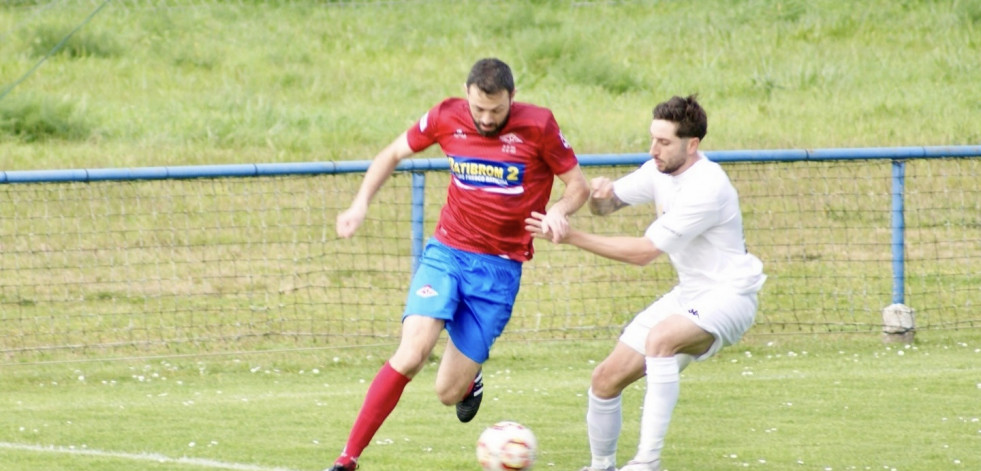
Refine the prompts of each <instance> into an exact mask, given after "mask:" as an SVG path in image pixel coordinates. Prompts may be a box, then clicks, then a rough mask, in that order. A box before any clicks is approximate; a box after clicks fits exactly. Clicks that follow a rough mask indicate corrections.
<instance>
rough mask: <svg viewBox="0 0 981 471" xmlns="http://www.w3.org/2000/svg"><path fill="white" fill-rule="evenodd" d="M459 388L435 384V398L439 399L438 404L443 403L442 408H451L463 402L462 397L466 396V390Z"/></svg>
mask: <svg viewBox="0 0 981 471" xmlns="http://www.w3.org/2000/svg"><path fill="white" fill-rule="evenodd" d="M468 387H469V386H466V387H460V386H458V385H450V384H439V383H438V382H437V384H436V397H437V398H439V402H441V403H443V405H444V406H452V405H453V404H456V403H458V402H460V401H461V400H463V396H465V395H466V394H467V388H468Z"/></svg>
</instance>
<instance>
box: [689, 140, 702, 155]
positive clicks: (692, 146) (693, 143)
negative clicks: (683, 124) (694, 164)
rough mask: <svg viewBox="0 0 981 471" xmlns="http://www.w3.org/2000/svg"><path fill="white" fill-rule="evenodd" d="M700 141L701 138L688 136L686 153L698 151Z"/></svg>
mask: <svg viewBox="0 0 981 471" xmlns="http://www.w3.org/2000/svg"><path fill="white" fill-rule="evenodd" d="M701 141H702V140H701V139H699V138H697V137H689V138H688V149H687V150H688V153H689V154H694V153H695V152H698V143H699V142H701Z"/></svg>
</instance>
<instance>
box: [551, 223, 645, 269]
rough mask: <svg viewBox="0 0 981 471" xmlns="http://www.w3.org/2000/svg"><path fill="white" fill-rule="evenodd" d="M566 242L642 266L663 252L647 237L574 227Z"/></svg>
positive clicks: (607, 256) (603, 255)
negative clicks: (602, 232) (596, 232)
mask: <svg viewBox="0 0 981 471" xmlns="http://www.w3.org/2000/svg"><path fill="white" fill-rule="evenodd" d="M564 242H565V243H567V244H571V245H574V246H576V247H579V248H581V249H583V250H586V251H589V252H592V253H594V254H596V255H599V256H601V257H605V258H609V259H611V260H616V261H619V262H624V263H629V264H632V265H640V266H643V265H647V264H648V263H651V262H652V261H653V260H654V259H655V258H657V256H658V255H660V254H661V251H660V250H658V248H657V247H655V246H654V243H653V242H651V241H650V239H648V238H646V237H627V236H604V235H599V234H591V233H588V232H582V231H578V230H575V229H573V230H572V231H571V232H570V233H569V236H568V237H566V239H565V241H564Z"/></svg>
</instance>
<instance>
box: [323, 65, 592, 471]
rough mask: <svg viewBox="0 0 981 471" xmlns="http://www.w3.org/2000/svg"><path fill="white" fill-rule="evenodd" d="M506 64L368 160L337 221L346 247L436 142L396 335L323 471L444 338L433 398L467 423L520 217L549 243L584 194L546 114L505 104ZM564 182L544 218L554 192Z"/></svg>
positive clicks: (520, 235)
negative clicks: (438, 192)
mask: <svg viewBox="0 0 981 471" xmlns="http://www.w3.org/2000/svg"><path fill="white" fill-rule="evenodd" d="M514 94H515V88H514V78H513V76H512V74H511V69H510V67H508V65H507V64H505V63H504V62H502V61H500V60H498V59H493V58H489V59H481V60H479V61H477V63H476V64H474V65H473V68H472V69H471V70H470V75H469V76H468V77H467V82H466V99H463V98H448V99H446V100H444V101H443V102H441V103H439V104H437V105H436V106H434V107H433V108H432V109H430V110H429V111H428V112H426V113H425V114H424V115H423V116H422V118H420V119H419V121H418V122H417V123H416V124H415V125H413V126H412V127H411V128H409V130H407V131H406V132H404V133H402V134H401V135H400V136H398V137H397V138H396V139H395V140H394V141H393V142H392V143H391V144H389V145H388V147H386V148H385V149H383V150H382V151H381V152H380V153H379V154H378V155H376V156H375V157H374V159H373V160H372V162H371V165H370V166H369V167H368V171H367V172H366V173H365V176H364V180H363V181H362V183H361V187H360V188H359V189H358V193H357V195H355V197H354V201H353V202H352V203H351V206H350V207H349V208H348V209H347V210H345V211H344V212H342V213H340V214H339V215H338V216H337V235H338V236H340V237H343V238H348V237H351V236H353V235H354V233H355V232H356V231H357V229H358V227H360V226H361V224H362V223H363V222H364V219H365V215H366V213H367V211H368V205H369V203H370V201H371V199H372V197H373V196H374V195H375V194H376V193H377V192H378V190H379V188H381V186H382V184H384V182H385V181H386V180H387V179H388V177H389V176H391V175H392V173H393V172H394V170H395V167H396V165H397V164H398V163H399V161H400V160H402V159H404V158H406V157H409V156H411V155H413V154H415V153H417V152H420V151H422V150H424V149H426V148H428V147H430V146H432V145H433V144H438V145H439V146H440V148H441V149H442V151H443V153H445V154H446V156H447V158H448V159H449V166H450V183H449V188H448V190H447V197H446V204H445V205H444V206H443V208H442V210H441V212H440V216H439V221H438V222H437V224H436V231H435V233H434V234H433V237H431V238H430V239H429V241H428V242H427V244H426V247H425V249H424V250H423V253H422V258H421V260H420V263H419V268H418V269H417V271H416V273H415V274H414V275H413V277H412V282H411V285H410V287H409V296H408V300H407V301H406V306H405V311H404V313H403V314H402V337H401V341H400V343H399V346H398V348H397V349H396V351H395V353H394V354H393V355H392V356H391V357H390V358H389V359H388V361H387V362H386V363H385V364H384V365H383V366H382V368H381V370H379V372H378V374H377V375H376V376H375V378H374V380H373V381H372V383H371V386H370V387H369V388H368V392H367V394H366V396H365V399H364V404H363V405H362V406H361V411H360V412H359V413H358V416H357V419H356V420H355V422H354V426H353V427H352V429H351V433H350V435H349V436H348V441H347V444H346V445H345V447H344V450H343V451H342V452H341V455H340V456H339V457H338V458H337V460H335V462H334V465H333V467H331V468H329V470H330V471H353V470H354V469H356V468H357V461H358V458H359V457H360V456H361V453H362V452H363V451H364V449H365V447H367V446H368V443H369V442H370V441H371V439H372V437H373V436H374V434H375V432H376V431H377V430H378V428H379V427H381V424H382V423H383V422H384V421H385V419H386V418H387V417H388V415H389V414H390V413H391V412H392V410H394V409H395V406H396V404H398V401H399V398H400V397H401V395H402V391H403V390H404V389H405V387H406V385H407V384H408V382H409V381H410V380H411V379H412V377H413V376H415V375H416V374H417V373H419V371H420V370H422V368H423V366H424V365H425V362H426V360H427V359H428V358H429V355H430V353H431V352H432V351H433V348H434V347H435V345H436V342H437V340H438V339H439V336H440V333H441V332H442V331H443V329H446V331H447V333H448V334H449V339H448V340H447V344H446V350H445V353H444V354H443V359H442V361H441V362H440V365H439V370H438V372H437V375H436V394H437V396H438V397H439V400H440V402H442V403H443V404H445V405H454V404H455V405H456V413H457V418H458V419H459V420H460V421H461V422H469V421H470V420H471V419H473V417H474V416H475V415H476V414H477V410H478V408H479V406H480V401H481V399H482V397H483V378H482V375H481V365H482V364H483V363H484V362H485V361H486V360H487V358H488V356H489V354H490V348H491V345H493V343H494V341H495V340H496V339H497V337H498V336H500V335H501V333H502V331H503V330H504V326H505V325H507V323H508V320H509V319H510V318H511V309H512V307H513V305H514V300H515V298H516V296H517V294H518V285H519V282H520V279H521V267H522V263H523V262H526V261H528V260H531V258H532V256H533V255H534V249H533V247H532V240H533V237H532V235H531V233H529V232H528V231H526V230H525V223H524V221H525V218H528V217H530V215H531V214H532V212H536V213H543V214H544V216H542V230H543V231H545V232H547V233H549V234H552V236H553V241H555V242H558V241H559V240H561V239H562V238H564V237H565V236H566V234H567V232H568V230H569V221H568V216H569V215H570V214H572V213H573V212H575V211H576V210H578V209H579V208H580V207H581V206H582V205H583V204H584V203H585V202H586V200H587V199H588V197H589V184H588V183H587V182H586V178H585V176H584V175H583V172H582V169H581V168H580V167H579V162H578V160H577V159H576V155H575V153H574V152H573V150H572V147H571V146H570V145H569V143H568V142H566V140H565V138H564V137H562V133H561V131H560V130H559V125H558V124H557V123H556V121H555V117H554V116H553V115H552V112H551V111H549V110H548V109H546V108H541V107H538V106H535V105H531V104H528V103H521V102H515V101H514ZM556 176H558V177H559V179H560V180H562V182H563V184H564V185H565V187H564V189H563V192H562V196H561V198H560V199H559V200H557V201H556V202H555V203H554V204H552V205H551V206H550V207H549V208H548V209H547V211H546V208H545V207H546V204H547V203H548V200H549V197H550V195H551V191H552V183H553V182H554V180H555V177H556Z"/></svg>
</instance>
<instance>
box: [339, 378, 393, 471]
mask: <svg viewBox="0 0 981 471" xmlns="http://www.w3.org/2000/svg"><path fill="white" fill-rule="evenodd" d="M410 380H411V378H409V377H408V376H405V375H403V374H402V373H399V372H398V371H395V369H394V368H392V366H391V365H389V364H388V362H387V361H386V362H385V364H384V365H383V366H382V367H381V369H380V370H378V374H377V375H375V379H374V380H372V381H371V386H370V387H369V388H368V393H367V394H366V395H365V397H364V404H362V405H361V412H359V413H358V418H357V420H355V421H354V426H353V427H351V435H349V436H348V438H347V445H345V446H344V452H343V453H341V457H340V458H338V459H337V460H338V462H341V461H347V460H357V459H358V458H359V457H360V456H361V452H362V451H364V449H365V447H367V446H368V444H369V443H371V439H372V438H373V437H374V436H375V432H377V431H378V428H379V427H381V425H382V422H385V419H386V418H388V415H389V414H391V413H392V411H393V410H395V405H396V404H398V403H399V398H401V397H402V391H404V390H405V385H407V384H409V381H410Z"/></svg>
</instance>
